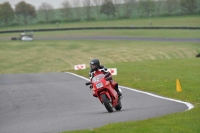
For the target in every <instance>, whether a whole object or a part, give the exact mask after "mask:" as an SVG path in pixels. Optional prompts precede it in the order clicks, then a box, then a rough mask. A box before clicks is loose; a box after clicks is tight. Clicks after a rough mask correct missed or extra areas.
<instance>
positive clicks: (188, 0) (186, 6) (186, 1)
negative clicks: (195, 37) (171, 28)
mask: <svg viewBox="0 0 200 133" xmlns="http://www.w3.org/2000/svg"><path fill="white" fill-rule="evenodd" d="M180 5H181V9H182V10H183V11H184V12H186V13H191V14H192V13H194V12H195V10H196V9H197V1H196V0H181V1H180Z"/></svg>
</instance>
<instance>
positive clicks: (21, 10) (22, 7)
mask: <svg viewBox="0 0 200 133" xmlns="http://www.w3.org/2000/svg"><path fill="white" fill-rule="evenodd" d="M15 13H16V15H17V16H22V17H23V19H24V24H28V20H29V19H32V18H35V17H36V11H35V7H34V6H32V5H31V4H28V3H26V2H24V1H21V2H19V3H18V4H17V5H15Z"/></svg>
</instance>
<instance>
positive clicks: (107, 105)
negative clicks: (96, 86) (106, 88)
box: [101, 94, 113, 112]
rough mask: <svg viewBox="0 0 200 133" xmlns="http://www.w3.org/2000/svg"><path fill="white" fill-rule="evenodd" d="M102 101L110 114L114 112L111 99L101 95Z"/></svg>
mask: <svg viewBox="0 0 200 133" xmlns="http://www.w3.org/2000/svg"><path fill="white" fill-rule="evenodd" d="M101 98H102V101H103V104H104V106H105V107H106V109H107V110H108V112H113V107H112V103H110V101H109V99H108V98H107V96H106V94H102V95H101Z"/></svg>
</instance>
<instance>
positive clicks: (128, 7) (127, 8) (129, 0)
mask: <svg viewBox="0 0 200 133" xmlns="http://www.w3.org/2000/svg"><path fill="white" fill-rule="evenodd" d="M134 4H135V0H124V12H125V14H124V17H126V18H130V17H131V15H132V12H133V6H134Z"/></svg>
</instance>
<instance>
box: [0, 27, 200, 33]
mask: <svg viewBox="0 0 200 133" xmlns="http://www.w3.org/2000/svg"><path fill="white" fill-rule="evenodd" d="M104 29H108V30H109V29H113V30H118V29H121V30H123V29H127V30H128V29H130V30H134V29H135V30H136V29H183V30H186V29H190V30H200V27H152V26H149V27H134V26H132V27H80V28H53V29H24V30H6V31H0V34H2V33H21V32H24V31H33V32H45V31H65V30H104Z"/></svg>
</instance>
